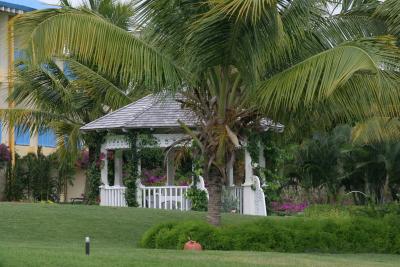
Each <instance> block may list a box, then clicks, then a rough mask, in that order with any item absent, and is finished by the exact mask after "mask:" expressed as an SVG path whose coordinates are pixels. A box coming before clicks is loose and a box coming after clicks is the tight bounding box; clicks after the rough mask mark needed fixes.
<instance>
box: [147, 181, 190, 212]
mask: <svg viewBox="0 0 400 267" xmlns="http://www.w3.org/2000/svg"><path fill="white" fill-rule="evenodd" d="M188 189H189V186H143V187H141V188H140V190H141V203H140V204H141V206H142V207H143V208H153V209H165V210H190V201H189V200H188V199H187V198H186V197H185V195H186V192H187V190H188Z"/></svg>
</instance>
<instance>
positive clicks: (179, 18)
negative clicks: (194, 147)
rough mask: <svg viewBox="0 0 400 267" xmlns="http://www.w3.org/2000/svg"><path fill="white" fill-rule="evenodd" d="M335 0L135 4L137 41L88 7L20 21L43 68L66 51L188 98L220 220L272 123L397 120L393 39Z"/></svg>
mask: <svg viewBox="0 0 400 267" xmlns="http://www.w3.org/2000/svg"><path fill="white" fill-rule="evenodd" d="M326 2H327V1H319V0H262V1H253V0H240V1H239V0H229V1H220V0H206V1H202V2H199V1H195V0H185V1H181V0H179V1H175V0H142V1H139V0H138V1H135V11H136V16H135V23H136V24H135V25H136V26H137V28H139V29H141V33H140V34H135V35H134V34H131V33H129V32H127V31H125V30H123V29H121V28H119V27H116V26H115V25H113V24H112V23H110V22H109V21H107V20H106V19H104V18H103V17H101V16H99V15H97V14H95V13H93V12H91V11H88V10H87V9H79V10H77V9H73V8H63V9H58V10H43V11H36V12H32V13H28V14H24V15H22V16H20V17H19V18H18V19H16V20H15V25H14V26H15V29H16V34H17V35H18V37H19V38H21V41H22V43H23V44H25V46H26V49H27V50H28V51H30V52H31V53H32V60H33V62H34V63H35V64H40V63H41V62H43V61H47V60H49V59H51V58H53V57H66V56H68V57H71V58H74V59H76V60H78V61H79V62H92V63H93V65H95V66H96V68H97V72H98V73H100V74H104V75H106V77H107V79H111V80H114V81H118V82H119V83H120V84H122V85H131V86H138V85H140V86H143V87H144V88H148V89H152V90H154V91H156V90H165V91H171V92H176V91H180V92H181V94H182V95H184V98H183V99H182V100H181V101H182V102H183V105H184V106H186V107H187V108H190V109H191V110H192V111H193V112H194V113H195V114H196V115H197V116H198V119H199V125H198V129H197V131H196V132H192V131H190V130H189V129H187V127H186V126H185V125H182V127H183V128H184V129H186V130H187V132H188V134H190V135H191V136H192V137H193V139H194V141H195V142H196V143H197V144H198V146H199V147H200V149H201V151H202V154H203V157H204V159H205V161H204V162H205V166H204V174H205V178H206V180H207V182H208V186H209V195H210V199H209V207H208V212H209V213H208V219H209V222H210V223H212V224H215V225H218V224H219V223H220V210H221V191H222V184H223V183H224V181H225V177H226V165H227V161H228V160H229V159H230V158H231V156H232V154H233V153H234V152H235V150H236V149H237V148H238V147H239V146H241V145H243V142H241V141H243V140H245V137H246V131H248V130H249V129H253V130H260V120H261V119H262V118H264V117H265V116H268V117H270V118H273V119H274V120H279V121H281V122H283V123H285V124H287V125H288V126H289V128H290V126H291V125H296V123H298V122H304V118H305V117H308V118H309V122H308V123H309V124H312V120H313V119H314V118H316V120H315V121H321V120H318V118H324V121H326V122H329V123H330V124H333V123H336V122H339V121H349V120H352V121H353V120H360V119H365V118H368V117H371V116H374V115H382V114H381V113H384V114H385V115H387V113H388V112H389V111H388V109H387V108H384V107H388V106H389V107H390V112H392V113H391V115H393V114H396V115H397V114H398V108H397V107H398V91H397V90H395V89H397V88H394V86H393V85H397V84H398V72H397V71H398V68H399V57H400V53H399V50H398V48H397V47H396V46H395V41H396V40H395V38H394V37H391V36H383V35H382V34H383V32H382V28H381V27H377V26H376V23H374V21H373V20H372V19H371V18H370V17H369V16H362V15H359V14H357V15H356V16H355V17H353V16H352V15H351V14H349V15H346V16H342V15H332V14H330V12H329V10H328V9H329V6H328V5H326ZM66 51H67V52H68V53H66ZM86 77H90V75H87V76H86ZM383 104H385V105H383Z"/></svg>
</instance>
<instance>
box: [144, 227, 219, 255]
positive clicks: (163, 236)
mask: <svg viewBox="0 0 400 267" xmlns="http://www.w3.org/2000/svg"><path fill="white" fill-rule="evenodd" d="M189 240H195V241H197V242H200V243H201V244H202V246H203V248H205V249H218V248H219V247H217V245H218V244H220V243H221V242H220V241H219V231H218V229H216V228H215V227H212V226H211V225H209V224H207V223H205V222H190V221H189V222H182V223H163V224H160V225H157V226H155V227H153V228H151V229H150V230H148V231H147V232H146V233H145V234H144V236H143V237H142V239H141V241H140V246H141V247H144V248H163V249H182V248H183V246H184V244H185V243H186V242H187V241H189Z"/></svg>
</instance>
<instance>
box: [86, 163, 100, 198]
mask: <svg viewBox="0 0 400 267" xmlns="http://www.w3.org/2000/svg"><path fill="white" fill-rule="evenodd" d="M100 176H101V174H100V164H99V162H92V163H91V164H90V165H89V168H88V169H87V170H86V180H87V182H86V183H87V185H88V188H87V195H86V197H87V200H86V201H87V203H88V204H96V203H98V198H99V194H100V189H99V187H100V185H101V181H100Z"/></svg>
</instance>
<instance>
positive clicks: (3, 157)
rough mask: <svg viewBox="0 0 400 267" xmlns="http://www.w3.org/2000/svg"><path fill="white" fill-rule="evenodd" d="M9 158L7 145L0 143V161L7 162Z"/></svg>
mask: <svg viewBox="0 0 400 267" xmlns="http://www.w3.org/2000/svg"><path fill="white" fill-rule="evenodd" d="M10 159H11V154H10V150H9V149H8V146H6V145H5V144H0V163H5V162H8V161H10Z"/></svg>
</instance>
